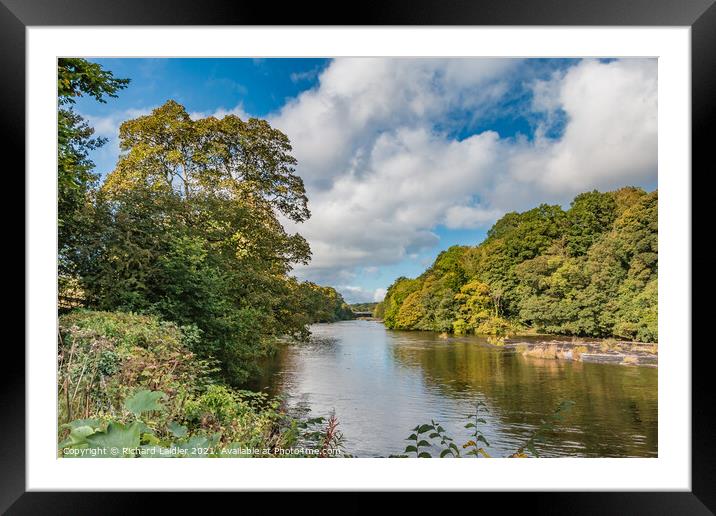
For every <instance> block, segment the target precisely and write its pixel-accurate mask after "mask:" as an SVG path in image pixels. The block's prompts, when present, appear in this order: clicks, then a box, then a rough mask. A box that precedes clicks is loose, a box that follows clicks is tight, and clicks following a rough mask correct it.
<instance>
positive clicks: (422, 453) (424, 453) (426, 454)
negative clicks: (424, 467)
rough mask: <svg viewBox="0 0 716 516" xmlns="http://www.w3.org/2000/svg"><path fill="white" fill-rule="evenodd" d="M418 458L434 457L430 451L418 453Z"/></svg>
mask: <svg viewBox="0 0 716 516" xmlns="http://www.w3.org/2000/svg"><path fill="white" fill-rule="evenodd" d="M418 458H419V459H432V458H433V456H432V455H430V454H429V453H428V452H420V453H419V454H418Z"/></svg>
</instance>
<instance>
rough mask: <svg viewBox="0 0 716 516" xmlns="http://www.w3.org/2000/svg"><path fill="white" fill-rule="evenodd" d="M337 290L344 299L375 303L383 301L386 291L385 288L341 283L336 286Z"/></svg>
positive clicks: (351, 301) (349, 301) (354, 301)
mask: <svg viewBox="0 0 716 516" xmlns="http://www.w3.org/2000/svg"><path fill="white" fill-rule="evenodd" d="M336 290H338V292H340V293H341V295H342V296H343V299H345V300H346V302H348V303H373V302H378V301H382V300H383V298H384V297H385V292H386V289H384V288H377V289H375V290H367V289H365V288H363V287H359V286H354V285H339V286H338V287H336Z"/></svg>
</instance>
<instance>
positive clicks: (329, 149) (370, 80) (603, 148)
mask: <svg viewBox="0 0 716 516" xmlns="http://www.w3.org/2000/svg"><path fill="white" fill-rule="evenodd" d="M519 64H520V61H518V60H494V59H475V60H464V59H456V60H431V59H398V60H392V59H350V58H347V59H338V60H335V61H333V62H332V63H331V64H330V65H329V66H328V67H327V68H326V69H325V70H324V71H323V72H322V73H321V75H320V76H319V84H318V85H317V87H315V88H313V89H312V90H309V91H306V92H304V93H302V94H301V95H299V96H298V97H297V98H296V99H294V100H293V101H290V102H289V103H288V104H287V105H286V106H284V108H283V109H281V110H280V111H279V112H278V113H276V114H275V115H274V116H273V117H271V122H272V123H273V124H274V125H276V126H277V127H279V128H281V129H282V130H284V131H285V132H286V133H287V134H288V135H289V137H290V138H291V141H292V144H293V146H294V153H295V155H296V157H297V159H298V161H299V167H298V173H299V174H300V175H301V177H303V178H304V181H305V183H306V187H307V192H308V197H309V205H310V208H311V211H312V214H313V215H312V218H311V219H310V220H309V221H307V222H306V223H304V224H301V225H290V224H288V225H289V226H291V228H292V229H294V230H296V231H299V232H300V233H301V234H303V235H304V236H306V237H307V239H308V240H309V242H310V243H311V247H312V250H313V260H312V262H311V264H310V265H309V266H308V267H300V268H298V269H297V274H298V275H299V276H301V277H310V278H312V279H314V280H317V281H319V282H320V281H324V282H328V283H331V282H334V281H336V278H340V277H341V276H343V277H345V274H347V273H348V272H349V271H353V270H357V269H360V268H364V267H375V266H380V265H385V264H391V263H396V262H399V261H400V260H402V259H404V258H405V257H407V256H411V255H415V254H416V253H419V252H420V251H421V250H425V249H428V248H431V247H433V246H435V245H436V244H437V243H438V237H437V236H436V234H435V233H434V231H435V228H436V226H438V225H441V224H442V225H445V226H447V227H449V228H478V227H482V228H485V227H489V226H490V225H491V224H492V223H493V222H494V221H495V220H496V219H497V218H499V217H500V216H501V215H502V214H504V213H505V212H507V211H511V210H522V209H527V208H530V207H533V206H534V205H536V204H538V203H540V202H559V203H563V202H566V201H568V200H569V199H571V198H572V197H573V196H574V195H575V194H576V193H579V192H581V191H584V190H587V189H592V188H599V189H609V188H616V187H620V186H624V185H627V184H643V183H646V182H649V181H654V180H655V179H656V170H657V169H656V157H657V154H656V119H657V111H656V108H657V104H656V100H657V99H656V61H655V60H637V59H627V60H620V61H612V62H609V63H606V62H600V61H596V60H584V61H581V62H580V63H579V64H577V65H575V66H572V67H571V68H569V69H568V70H567V71H563V72H561V73H558V74H556V75H554V76H553V77H552V78H551V79H549V80H547V81H537V82H534V83H533V84H531V85H530V87H531V88H532V90H533V92H534V100H533V104H532V106H531V109H532V111H533V112H535V113H537V114H540V115H542V122H540V124H539V126H538V127H537V131H536V134H535V137H534V138H533V139H532V140H528V139H527V138H504V137H500V135H499V134H497V133H496V132H493V131H484V132H481V133H479V134H475V135H473V136H471V137H469V138H466V139H463V140H459V141H458V140H456V139H454V138H451V137H449V136H448V134H450V132H449V131H447V130H446V129H454V128H455V127H451V126H450V124H452V123H455V120H457V121H458V122H460V123H465V113H469V115H468V118H471V119H473V120H479V119H480V117H481V116H483V115H484V114H485V113H486V112H487V111H488V110H489V109H490V108H494V106H495V102H496V100H498V99H499V98H500V96H501V95H503V94H504V93H505V91H507V90H508V88H509V86H510V84H511V83H513V82H514V81H517V80H521V79H520V76H519V66H518V65H519ZM456 112H459V113H460V114H461V116H460V117H453V116H451V115H452V114H454V113H456ZM560 117H561V118H564V117H566V118H565V127H564V130H563V132H562V134H561V136H560V137H559V138H551V137H550V136H549V134H550V132H549V131H548V129H549V128H550V126H551V124H553V123H554V122H555V121H556V120H559V119H560ZM438 128H441V129H438ZM334 284H335V283H334Z"/></svg>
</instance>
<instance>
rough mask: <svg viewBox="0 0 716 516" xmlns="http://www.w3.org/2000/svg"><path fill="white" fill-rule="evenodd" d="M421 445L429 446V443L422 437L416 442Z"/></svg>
mask: <svg viewBox="0 0 716 516" xmlns="http://www.w3.org/2000/svg"><path fill="white" fill-rule="evenodd" d="M421 446H422V447H425V446H430V443H429V442H428V441H426V440H425V439H423V440H421V441H420V442H419V443H418V447H421Z"/></svg>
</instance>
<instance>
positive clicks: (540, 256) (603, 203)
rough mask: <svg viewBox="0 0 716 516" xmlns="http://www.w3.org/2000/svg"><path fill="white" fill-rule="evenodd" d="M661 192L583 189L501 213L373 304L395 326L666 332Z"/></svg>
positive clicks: (649, 338) (643, 335)
mask: <svg viewBox="0 0 716 516" xmlns="http://www.w3.org/2000/svg"><path fill="white" fill-rule="evenodd" d="M657 206H658V192H657V191H656V190H655V191H653V192H650V193H647V192H645V191H644V190H642V189H640V188H634V187H626V188H622V189H620V190H617V191H614V192H598V191H596V190H595V191H591V192H585V193H582V194H580V195H578V196H577V197H575V199H574V200H573V201H572V203H571V206H570V208H569V209H567V210H563V209H562V208H561V207H560V206H556V205H547V204H542V205H540V206H538V207H536V208H534V209H531V210H529V211H525V212H523V213H515V212H513V213H508V214H506V215H505V216H504V217H502V218H501V219H500V220H498V221H497V222H496V223H495V224H494V225H493V226H492V228H491V229H490V230H489V231H488V233H487V238H486V239H485V240H484V241H483V242H482V243H481V244H479V245H477V246H453V247H451V248H449V249H447V250H446V251H443V252H442V253H440V255H439V256H438V257H437V259H436V260H435V262H434V263H433V264H432V266H430V267H429V268H428V269H427V270H426V271H425V272H424V273H423V274H421V275H420V276H418V277H417V278H415V279H409V278H404V277H401V278H398V279H397V280H396V281H395V282H394V283H393V284H392V285H391V286H390V288H389V289H388V291H387V293H386V296H385V299H384V300H383V302H382V303H380V304H379V305H378V306H377V307H376V308H375V310H374V315H375V316H376V317H381V318H383V319H384V321H385V325H386V326H387V327H388V328H391V329H401V330H430V331H438V332H454V333H456V334H467V333H475V334H487V335H511V334H512V335H514V334H517V333H521V332H528V331H536V332H540V333H550V334H560V335H573V336H582V337H616V338H620V339H627V340H635V341H640V342H657V341H658V324H657V322H658V313H657V310H658V283H657V272H658V212H657Z"/></svg>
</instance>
